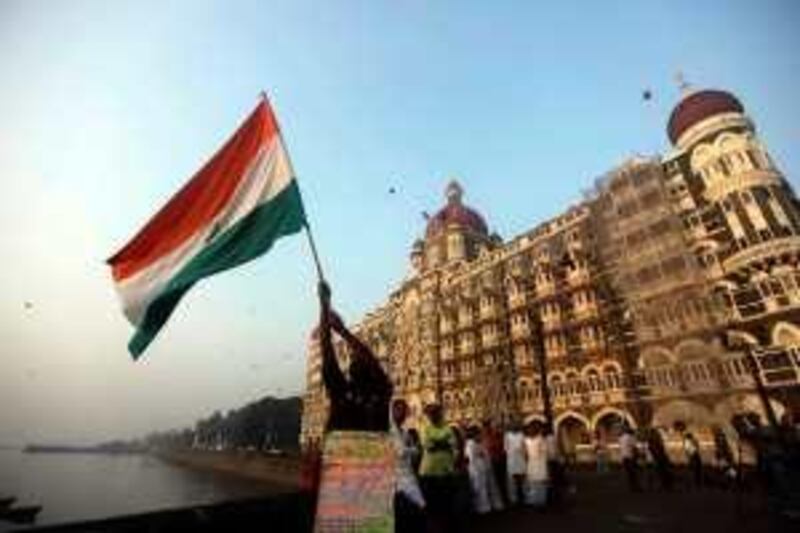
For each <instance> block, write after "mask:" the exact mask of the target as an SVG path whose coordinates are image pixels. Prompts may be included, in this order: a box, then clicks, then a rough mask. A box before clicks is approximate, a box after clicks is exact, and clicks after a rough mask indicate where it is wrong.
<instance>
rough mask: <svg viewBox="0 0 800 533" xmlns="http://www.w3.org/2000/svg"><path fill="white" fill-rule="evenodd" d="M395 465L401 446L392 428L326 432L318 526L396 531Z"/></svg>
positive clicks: (367, 532) (323, 530) (330, 532)
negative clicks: (391, 433)
mask: <svg viewBox="0 0 800 533" xmlns="http://www.w3.org/2000/svg"><path fill="white" fill-rule="evenodd" d="M394 467H395V450H394V446H393V443H392V440H391V437H390V436H389V434H388V433H373V432H366V431H333V432H331V433H329V434H328V435H326V437H325V449H324V452H323V456H322V479H321V482H320V489H319V499H318V501H317V514H316V519H315V520H314V531H315V532H318V533H339V532H341V533H344V532H353V533H354V532H359V533H362V532H363V533H391V532H392V531H394V513H393V508H392V504H393V501H394V491H395V479H394V478H395V471H394Z"/></svg>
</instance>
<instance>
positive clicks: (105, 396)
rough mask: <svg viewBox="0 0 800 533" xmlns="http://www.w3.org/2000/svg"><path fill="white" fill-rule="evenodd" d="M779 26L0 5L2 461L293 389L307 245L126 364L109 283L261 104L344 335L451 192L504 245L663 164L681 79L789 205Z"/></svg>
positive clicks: (630, 17) (600, 9)
mask: <svg viewBox="0 0 800 533" xmlns="http://www.w3.org/2000/svg"><path fill="white" fill-rule="evenodd" d="M798 27H800V3H798V2H794V1H791V0H785V1H764V2H752V1H748V0H740V1H725V2H723V1H718V2H706V1H698V0H691V1H679V0H672V1H668V2H667V1H665V2H636V1H630V2H616V1H611V0H606V1H604V2H572V1H564V0H562V1H558V2H544V1H542V2H523V1H517V2H514V1H498V2H482V1H467V0H462V1H458V2H455V1H452V2H444V1H438V2H437V1H432V0H395V1H391V2H389V1H385V2H376V1H366V0H365V1H346V0H340V1H337V2H320V1H317V2H311V1H306V0H288V1H254V2H241V1H225V2H222V1H220V2H209V1H170V2H156V1H144V0H142V1H136V2H133V1H129V2H123V1H100V0H98V1H88V2H83V1H70V2H66V1H61V0H50V1H43V0H42V1H40V0H25V1H22V0H20V1H17V0H0V180H2V181H1V182H0V183H2V190H3V191H4V194H2V195H0V253H2V257H3V258H4V260H3V263H4V265H3V270H2V274H0V294H2V298H0V339H2V341H3V342H2V349H1V350H0V363H2V365H1V366H0V444H2V443H7V444H21V443H26V442H32V441H58V442H65V443H87V442H94V441H98V440H104V439H110V438H115V437H123V438H127V437H134V436H137V435H141V434H143V433H146V432H148V431H150V430H161V429H167V428H172V427H183V426H187V425H190V424H192V423H193V422H194V421H195V420H196V419H197V418H199V417H202V416H206V415H208V414H210V413H211V412H212V411H214V410H215V409H220V410H223V411H224V410H227V409H230V408H234V407H237V406H240V405H242V404H244V403H246V402H248V401H252V400H254V399H257V398H259V397H261V396H263V395H267V394H272V395H277V396H285V395H290V394H297V393H300V392H301V391H302V390H303V388H304V365H305V353H304V352H305V346H306V339H307V334H308V331H309V329H310V328H311V327H312V325H313V323H314V321H315V318H316V314H317V304H316V296H315V273H314V270H313V263H312V261H311V257H310V255H309V250H308V246H307V243H306V241H305V239H304V238H303V237H302V236H296V237H291V238H287V239H284V240H282V241H280V242H279V243H278V244H277V245H276V247H275V248H274V249H273V251H272V252H271V253H270V254H268V255H267V256H265V257H263V258H261V259H260V260H258V261H255V262H253V263H251V264H248V265H246V266H244V267H242V268H239V269H236V270H234V271H230V272H227V273H224V274H222V275H219V276H216V277H214V278H213V279H210V280H207V281H205V282H203V283H201V284H199V285H198V286H196V287H195V288H194V289H193V290H192V291H191V292H190V294H189V295H188V296H187V297H186V298H185V299H184V301H183V302H182V303H181V305H180V306H179V308H178V310H177V311H176V313H175V314H174V315H173V317H172V319H171V320H170V322H169V323H168V324H167V326H166V327H165V328H164V330H162V332H161V334H160V335H159V337H158V338H157V340H156V341H155V342H154V343H153V345H151V347H150V348H149V349H148V351H147V353H146V354H145V356H144V358H143V359H141V360H139V361H138V362H133V361H132V360H131V358H130V357H129V355H128V353H127V351H126V344H127V342H128V339H129V338H130V336H131V334H132V330H131V327H130V326H129V324H128V323H127V322H126V320H125V318H124V316H123V314H122V312H121V310H120V306H119V302H118V300H117V297H116V294H115V293H114V289H113V284H112V283H111V278H110V274H109V271H108V269H107V267H106V266H105V264H104V260H105V259H106V258H108V257H109V256H110V255H112V254H113V252H115V251H116V250H117V249H118V248H119V247H121V246H122V245H123V244H124V243H125V242H127V240H128V239H129V238H131V237H132V236H133V235H134V234H135V233H136V232H137V231H138V229H139V228H140V227H141V226H142V225H143V224H144V223H145V222H146V221H147V220H148V218H149V217H150V216H151V215H153V214H154V213H155V212H156V211H157V209H158V208H159V207H160V206H161V205H163V203H164V202H165V201H166V200H167V199H168V198H169V197H170V196H171V195H172V194H173V193H174V192H175V191H177V190H178V188H179V187H180V186H181V185H182V184H183V183H184V182H185V181H186V180H187V179H188V178H189V177H190V176H191V175H192V174H193V173H194V171H195V170H197V169H198V168H199V167H200V166H201V165H202V164H203V163H204V162H205V161H206V160H207V159H208V158H209V157H210V156H211V155H212V154H213V153H214V151H215V150H216V149H217V148H218V147H219V146H220V145H221V144H222V143H223V142H224V140H225V139H226V138H227V137H228V136H229V135H230V134H232V133H233V131H234V130H235V129H236V127H237V126H238V125H239V124H240V122H241V121H242V120H243V119H244V118H245V117H246V116H247V114H248V113H249V112H250V111H251V110H252V109H253V108H254V107H255V105H256V103H257V97H258V94H259V92H260V91H261V90H266V91H267V92H268V93H269V95H270V98H271V101H272V103H273V106H274V108H275V110H276V113H277V115H278V119H279V121H280V123H281V127H282V129H283V133H284V137H285V140H286V143H287V145H288V147H289V151H290V153H291V157H292V160H293V164H294V167H295V171H296V173H297V175H298V178H299V183H300V187H301V190H302V193H303V197H304V201H305V205H306V210H307V212H308V216H309V219H310V223H311V224H312V226H313V229H314V232H315V237H316V240H317V243H318V246H319V250H320V254H321V256H322V261H323V266H324V269H325V272H326V276H327V278H328V279H329V280H330V283H331V285H332V288H333V301H334V305H335V306H337V307H338V308H339V309H340V311H341V313H342V314H343V315H344V317H345V318H346V319H347V320H357V319H358V318H359V317H361V316H363V314H364V313H366V312H367V311H369V310H370V309H372V308H374V307H376V306H378V305H379V304H380V303H381V302H383V301H384V300H385V298H386V296H387V294H388V293H389V291H390V290H391V289H392V288H394V287H396V286H397V284H398V283H399V282H400V281H401V280H402V279H403V278H404V276H406V275H407V274H408V272H409V265H408V252H409V249H410V245H411V243H412V242H413V241H414V239H415V238H417V237H418V236H420V235H421V234H422V232H423V231H424V224H425V223H424V220H423V218H422V216H421V213H422V211H429V212H434V211H435V210H436V209H438V208H439V207H440V206H441V205H442V204H443V189H444V186H445V184H446V183H447V181H449V179H451V178H453V177H455V178H457V179H458V180H459V181H460V182H461V184H462V185H463V187H464V189H465V201H466V202H467V203H468V204H470V205H472V206H474V207H475V208H477V209H478V210H479V211H480V212H481V213H483V214H484V216H485V218H486V219H487V221H488V223H489V225H490V227H491V228H492V229H493V230H494V231H497V232H498V233H499V234H500V235H501V236H503V237H504V238H510V237H513V236H514V235H517V234H519V233H521V232H523V231H525V230H527V229H530V228H532V227H533V226H535V225H536V224H537V223H538V222H541V221H543V220H545V219H546V218H548V217H551V216H553V215H556V214H557V213H559V212H560V211H563V210H564V209H565V208H566V207H567V206H568V205H570V204H571V203H574V202H577V201H579V200H580V198H581V190H583V189H586V188H587V187H588V186H590V185H591V183H592V181H593V180H594V179H595V178H596V177H598V176H600V175H602V174H603V173H605V172H607V171H608V170H610V169H612V168H613V167H614V166H616V165H618V164H620V163H621V162H623V161H624V160H625V159H626V158H628V157H630V156H632V155H634V154H636V153H642V154H653V153H664V152H665V151H667V150H668V148H669V145H668V140H667V138H666V134H665V124H666V121H667V118H668V116H669V113H670V110H671V109H672V107H673V106H674V105H675V103H676V102H677V101H678V99H679V91H678V89H677V85H676V83H675V76H676V73H677V72H679V71H680V72H683V74H684V76H685V77H686V79H687V80H688V81H689V82H690V83H692V84H693V85H694V86H695V87H698V88H702V87H714V88H722V89H726V90H730V91H732V92H733V93H735V94H736V95H737V96H738V97H739V98H740V99H741V100H742V102H743V103H744V105H745V107H746V109H747V112H748V113H749V114H750V115H751V116H752V117H753V119H754V120H755V122H756V124H757V127H758V131H759V134H760V135H761V136H762V138H763V140H764V142H765V143H766V144H767V146H768V148H769V149H770V152H771V155H772V156H773V159H775V161H776V162H777V164H778V165H779V166H780V168H781V169H782V170H783V171H784V173H785V174H786V176H787V179H788V180H789V181H790V183H792V184H793V185H794V186H797V184H798V177H799V176H800V150H798V141H799V140H800V99H798V98H797V95H798V94H800V54H798V53H797V51H798V50H800V32H798V31H797V28H798ZM645 89H649V90H651V91H652V94H653V98H652V100H649V101H644V100H643V98H642V92H643V90H645ZM390 188H394V189H395V191H396V192H395V193H394V194H390V193H389V189H390Z"/></svg>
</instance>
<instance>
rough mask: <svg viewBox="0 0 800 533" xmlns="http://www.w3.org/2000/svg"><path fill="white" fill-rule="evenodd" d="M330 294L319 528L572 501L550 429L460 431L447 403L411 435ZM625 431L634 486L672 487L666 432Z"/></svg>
mask: <svg viewBox="0 0 800 533" xmlns="http://www.w3.org/2000/svg"><path fill="white" fill-rule="evenodd" d="M319 294H320V303H321V306H320V307H321V312H320V326H319V328H318V332H317V335H318V338H319V342H320V349H321V354H322V377H323V381H324V385H325V388H326V390H327V394H328V397H329V400H330V413H329V418H328V421H327V425H326V427H325V437H324V440H323V442H322V444H321V446H320V448H319V450H317V452H318V453H314V450H312V451H311V456H312V457H314V458H315V459H316V460H315V461H311V462H310V463H309V464H310V465H311V466H310V467H309V470H308V471H309V472H310V475H308V476H306V478H307V482H306V485H307V489H308V490H309V493H310V494H313V495H314V497H315V499H316V503H315V507H316V511H315V518H314V529H315V531H319V532H328V531H331V532H332V531H375V532H383V531H386V532H391V531H398V532H406V531H409V532H412V531H413V532H424V531H430V532H434V533H436V532H447V531H464V530H465V529H466V527H465V521H466V520H468V517H469V516H470V515H471V514H473V513H476V514H486V513H491V512H497V511H501V510H503V509H506V508H508V507H513V506H532V507H535V508H538V509H545V508H547V507H549V506H558V505H559V504H560V503H561V502H562V500H563V498H564V496H565V494H566V491H567V490H568V487H570V484H569V482H568V480H567V476H566V468H565V466H566V465H565V461H564V457H563V455H562V453H561V451H560V447H559V443H558V440H557V439H556V437H555V435H554V434H553V431H552V427H551V426H549V425H548V424H546V423H544V422H540V421H533V422H530V423H528V424H526V425H524V426H523V425H522V424H521V423H520V422H519V421H512V422H511V423H510V424H508V426H507V427H505V428H502V429H501V428H498V427H495V426H494V425H493V423H492V421H490V420H487V421H485V422H484V423H483V424H482V425H481V426H480V427H479V426H476V425H473V426H469V427H458V426H452V425H448V424H447V423H446V422H445V416H444V412H443V408H442V406H441V405H438V404H430V405H427V406H426V407H425V409H424V415H425V418H426V423H425V424H423V425H422V428H421V429H420V430H419V431H417V430H415V429H413V428H407V427H406V421H407V419H408V415H409V407H408V405H407V403H406V402H405V401H404V400H403V399H402V398H396V397H395V398H394V400H392V398H393V389H392V384H391V381H390V380H389V378H388V376H387V375H386V374H385V372H384V371H383V369H382V368H381V365H380V364H379V362H378V360H377V359H376V358H375V356H374V354H373V353H372V351H371V350H370V349H369V347H367V346H366V345H365V344H363V343H362V342H361V341H360V340H359V339H358V338H357V337H356V336H355V335H353V334H352V333H351V332H350V331H349V330H348V329H347V327H346V326H345V325H344V323H343V321H342V320H341V319H340V318H339V316H338V315H337V314H336V313H335V312H334V311H333V310H332V309H331V304H330V289H329V288H328V286H327V285H326V284H325V283H324V282H323V283H321V284H320V288H319ZM334 333H335V334H337V335H339V336H340V337H341V338H342V340H343V341H344V342H345V343H346V344H347V346H348V352H349V354H350V364H349V368H348V370H347V372H346V373H345V372H343V371H342V370H341V369H340V368H339V363H338V361H337V357H336V353H335V350H334V347H333V342H332V335H333V334H334ZM619 429H620V436H619V438H618V441H617V443H616V444H617V445H618V450H619V451H618V457H619V458H620V460H621V463H622V466H623V471H624V473H625V476H626V479H627V483H628V486H629V488H630V490H631V491H634V492H640V491H642V490H643V483H642V481H643V478H644V480H645V481H646V484H647V485H648V486H655V485H657V486H658V487H659V488H660V489H662V490H665V491H669V490H672V489H673V486H674V484H675V479H676V477H675V473H674V471H675V469H674V467H673V463H672V460H671V459H670V454H669V453H667V447H666V445H665V443H664V440H663V437H662V433H661V431H660V430H659V429H657V428H648V429H645V430H640V432H639V434H638V435H637V434H636V433H635V432H634V431H633V429H632V428H630V427H629V426H627V425H622V426H621V427H620V428H619ZM676 430H678V431H679V433H680V435H681V439H682V448H683V453H684V454H685V456H686V461H685V463H686V465H687V466H688V471H689V472H690V474H691V479H692V483H693V486H695V487H698V488H700V487H703V486H704V485H705V484H706V483H707V471H706V470H707V469H706V467H705V465H704V464H703V459H702V455H701V447H700V444H699V442H698V440H697V438H696V437H695V436H694V435H693V434H692V433H691V432H689V431H687V430H686V428H685V427H680V428H678V427H676ZM747 437H748V435H746V434H744V433H743V434H742V438H747ZM750 437H751V438H752V439H755V438H754V437H753V436H752V435H750ZM753 441H754V442H755V440H753ZM714 442H715V461H714V464H715V467H716V471H717V472H719V473H720V475H719V476H717V478H716V479H721V480H722V481H723V483H724V482H728V483H734V482H735V481H736V480H738V479H740V474H741V470H740V469H738V468H737V465H735V464H734V455H733V453H732V451H731V449H730V446H729V445H728V441H727V439H726V438H725V435H724V434H722V432H721V431H719V430H715V432H714ZM594 453H595V458H596V462H597V470H598V472H600V473H604V472H606V471H607V470H608V465H609V462H610V458H611V454H610V450H609V446H608V445H607V444H605V443H604V439H603V438H600V436H599V435H597V436H596V438H595V446H594ZM739 455H740V456H741V454H739Z"/></svg>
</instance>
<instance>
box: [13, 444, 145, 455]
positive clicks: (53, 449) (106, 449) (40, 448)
mask: <svg viewBox="0 0 800 533" xmlns="http://www.w3.org/2000/svg"><path fill="white" fill-rule="evenodd" d="M19 449H20V448H17V450H19ZM21 450H22V452H23V453H92V454H103V455H122V454H125V455H128V454H141V453H146V450H144V449H142V448H136V447H132V446H65V445H58V444H55V445H51V444H28V445H27V446H25V447H24V448H21Z"/></svg>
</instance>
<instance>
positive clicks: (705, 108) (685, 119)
mask: <svg viewBox="0 0 800 533" xmlns="http://www.w3.org/2000/svg"><path fill="white" fill-rule="evenodd" d="M722 113H744V106H743V105H742V103H741V102H739V100H738V99H737V98H736V97H735V96H733V95H732V94H731V93H729V92H725V91H718V90H713V89H708V90H704V91H695V92H691V93H689V94H688V95H687V96H685V97H684V98H683V99H682V100H681V101H680V102H678V105H677V106H675V109H673V110H672V114H671V115H670V116H669V123H668V124H667V135H669V140H670V141H672V144H675V143H676V142H677V141H678V139H680V137H681V135H683V133H684V132H685V131H686V130H688V129H689V128H691V127H692V126H694V125H695V124H697V123H699V122H701V121H702V120H705V119H707V118H709V117H713V116H714V115H720V114H722Z"/></svg>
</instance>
